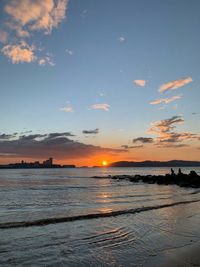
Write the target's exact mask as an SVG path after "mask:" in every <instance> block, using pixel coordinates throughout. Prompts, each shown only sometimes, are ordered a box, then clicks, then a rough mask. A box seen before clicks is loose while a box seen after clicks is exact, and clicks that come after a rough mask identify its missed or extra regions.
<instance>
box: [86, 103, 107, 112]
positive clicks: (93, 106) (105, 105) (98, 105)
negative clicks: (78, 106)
mask: <svg viewBox="0 0 200 267" xmlns="http://www.w3.org/2000/svg"><path fill="white" fill-rule="evenodd" d="M90 108H91V109H101V110H104V111H109V108H110V105H109V104H106V103H101V104H100V103H99V104H94V105H92V106H91V107H90Z"/></svg>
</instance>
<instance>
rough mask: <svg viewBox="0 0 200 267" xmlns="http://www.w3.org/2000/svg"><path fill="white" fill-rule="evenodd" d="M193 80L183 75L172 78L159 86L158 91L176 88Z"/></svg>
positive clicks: (162, 91)
mask: <svg viewBox="0 0 200 267" xmlns="http://www.w3.org/2000/svg"><path fill="white" fill-rule="evenodd" d="M192 81H193V80H192V78H191V77H185V78H182V79H179V80H174V81H171V82H168V83H165V84H163V85H161V86H160V89H159V92H160V93H164V92H167V91H169V90H176V89H177V88H179V87H182V86H184V85H186V84H188V83H191V82H192Z"/></svg>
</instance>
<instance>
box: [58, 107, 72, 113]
mask: <svg viewBox="0 0 200 267" xmlns="http://www.w3.org/2000/svg"><path fill="white" fill-rule="evenodd" d="M60 110H61V111H64V112H69V113H72V112H74V110H73V108H72V107H64V108H60Z"/></svg>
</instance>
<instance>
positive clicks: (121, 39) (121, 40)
mask: <svg viewBox="0 0 200 267" xmlns="http://www.w3.org/2000/svg"><path fill="white" fill-rule="evenodd" d="M118 41H119V42H121V43H124V42H125V41H126V38H125V37H124V36H120V37H119V38H118Z"/></svg>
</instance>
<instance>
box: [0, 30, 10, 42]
mask: <svg viewBox="0 0 200 267" xmlns="http://www.w3.org/2000/svg"><path fill="white" fill-rule="evenodd" d="M7 39H8V33H7V32H5V31H3V30H1V29H0V43H6V42H7Z"/></svg>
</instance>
